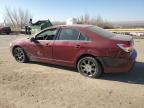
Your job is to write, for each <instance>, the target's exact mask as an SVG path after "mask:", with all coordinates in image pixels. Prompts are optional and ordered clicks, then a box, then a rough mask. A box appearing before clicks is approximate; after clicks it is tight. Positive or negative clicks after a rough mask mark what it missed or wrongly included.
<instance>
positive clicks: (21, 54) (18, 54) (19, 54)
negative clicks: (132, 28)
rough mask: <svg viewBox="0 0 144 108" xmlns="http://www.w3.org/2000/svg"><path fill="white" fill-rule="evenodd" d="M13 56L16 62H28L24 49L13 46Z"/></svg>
mask: <svg viewBox="0 0 144 108" xmlns="http://www.w3.org/2000/svg"><path fill="white" fill-rule="evenodd" d="M13 56H14V58H15V60H16V61H17V62H20V63H26V62H28V57H27V55H26V53H25V51H24V50H23V49H22V48H21V47H16V48H14V50H13Z"/></svg>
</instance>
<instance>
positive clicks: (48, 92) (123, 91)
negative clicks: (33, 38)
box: [0, 35, 144, 108]
mask: <svg viewBox="0 0 144 108" xmlns="http://www.w3.org/2000/svg"><path fill="white" fill-rule="evenodd" d="M23 37H26V36H25V35H17V36H16V35H0V108H144V63H143V62H144V40H143V39H135V48H136V50H137V51H138V58H137V63H136V65H135V67H134V69H133V70H132V72H130V73H123V74H122V73H121V74H104V75H103V76H102V77H101V78H100V79H90V78H86V77H84V76H81V75H80V74H79V73H77V72H75V70H73V69H69V68H65V67H61V66H55V65H48V64H41V63H35V62H31V63H27V64H22V63H17V62H16V61H15V60H14V58H13V57H12V55H11V53H10V51H9V44H10V42H11V41H13V40H16V39H18V38H23Z"/></svg>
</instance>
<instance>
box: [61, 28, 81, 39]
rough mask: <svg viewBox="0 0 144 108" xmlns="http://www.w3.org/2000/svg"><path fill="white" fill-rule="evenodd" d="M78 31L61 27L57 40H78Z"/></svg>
mask: <svg viewBox="0 0 144 108" xmlns="http://www.w3.org/2000/svg"><path fill="white" fill-rule="evenodd" d="M78 36H79V32H78V31H76V30H74V29H68V28H66V29H62V30H61V33H60V37H59V40H78Z"/></svg>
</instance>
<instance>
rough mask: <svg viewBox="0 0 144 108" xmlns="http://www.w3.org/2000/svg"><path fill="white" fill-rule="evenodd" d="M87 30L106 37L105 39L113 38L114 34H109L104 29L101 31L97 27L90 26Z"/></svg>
mask: <svg viewBox="0 0 144 108" xmlns="http://www.w3.org/2000/svg"><path fill="white" fill-rule="evenodd" d="M88 30H90V31H92V32H94V33H96V34H98V35H100V36H102V37H106V38H110V37H112V36H114V33H111V32H109V31H107V30H105V29H102V28H100V27H97V26H90V27H88Z"/></svg>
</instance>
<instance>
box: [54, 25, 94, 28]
mask: <svg viewBox="0 0 144 108" xmlns="http://www.w3.org/2000/svg"><path fill="white" fill-rule="evenodd" d="M91 26H93V25H86V24H73V25H55V26H52V28H57V27H74V28H87V27H91Z"/></svg>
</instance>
